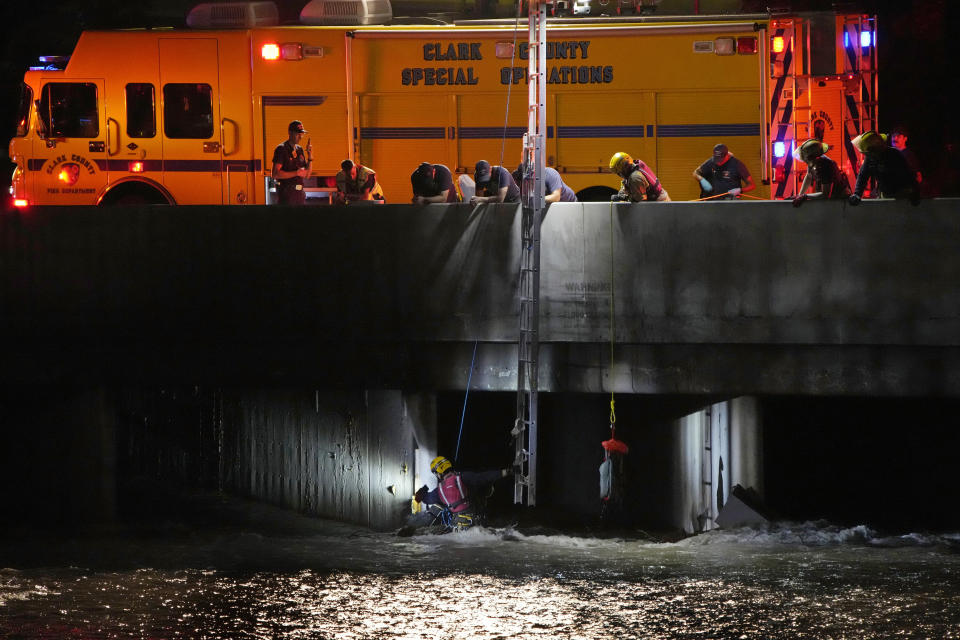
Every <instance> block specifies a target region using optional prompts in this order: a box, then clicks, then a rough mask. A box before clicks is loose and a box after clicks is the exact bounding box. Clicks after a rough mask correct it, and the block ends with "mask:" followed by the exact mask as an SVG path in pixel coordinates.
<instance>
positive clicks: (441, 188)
mask: <svg viewBox="0 0 960 640" xmlns="http://www.w3.org/2000/svg"><path fill="white" fill-rule="evenodd" d="M410 184H411V185H412V186H413V204H430V203H431V202H459V201H460V199H459V198H458V197H457V190H456V189H455V188H454V186H453V174H452V173H450V169H448V168H447V167H446V166H444V165H442V164H430V163H429V162H421V163H420V166H419V167H417V170H416V171H414V172H413V175H411V176H410Z"/></svg>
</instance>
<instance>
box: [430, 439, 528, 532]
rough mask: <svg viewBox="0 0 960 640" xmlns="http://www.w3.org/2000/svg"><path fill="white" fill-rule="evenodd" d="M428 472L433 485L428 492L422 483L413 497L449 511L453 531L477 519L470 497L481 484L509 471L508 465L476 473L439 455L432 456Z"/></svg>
mask: <svg viewBox="0 0 960 640" xmlns="http://www.w3.org/2000/svg"><path fill="white" fill-rule="evenodd" d="M430 471H432V472H433V475H434V476H436V478H437V488H436V489H434V490H433V491H429V490H428V489H427V485H423V486H422V487H420V489H418V490H417V493H416V495H415V496H414V499H415V500H416V501H417V502H421V503H425V504H428V505H431V504H436V505H443V506H444V507H445V508H446V509H447V510H448V511H449V512H450V516H451V517H450V524H449V526H450V528H451V529H454V530H457V531H462V530H464V529H468V528H470V527H472V526H473V525H475V524H478V522H479V513H478V510H477V505H476V504H475V503H474V502H472V501H471V496H473V497H477V496H479V495H480V492H481V491H482V489H483V488H484V487H486V486H489V485H492V484H493V483H494V482H496V481H497V480H499V479H500V478H506V477H507V476H509V475H511V474H512V473H513V470H512V469H509V468H508V469H491V470H490V471H479V472H472V471H457V470H456V469H455V468H454V466H453V463H452V462H450V460H448V459H447V458H445V457H443V456H437V457H436V458H434V459H433V461H432V462H431V463H430Z"/></svg>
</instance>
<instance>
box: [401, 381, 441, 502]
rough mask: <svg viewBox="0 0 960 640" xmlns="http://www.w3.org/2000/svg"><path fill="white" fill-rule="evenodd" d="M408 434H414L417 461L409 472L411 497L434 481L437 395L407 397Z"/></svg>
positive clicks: (407, 394)
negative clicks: (431, 478)
mask: <svg viewBox="0 0 960 640" xmlns="http://www.w3.org/2000/svg"><path fill="white" fill-rule="evenodd" d="M403 421H404V427H405V429H404V430H405V432H407V433H409V434H411V435H412V438H411V441H412V446H413V462H412V464H411V468H410V471H409V480H410V484H409V487H408V488H409V489H410V492H411V494H412V493H413V492H414V491H416V490H417V489H418V488H419V487H421V486H423V485H425V484H428V485H431V486H433V485H434V484H435V483H433V482H430V461H431V460H433V459H434V458H435V457H436V456H437V448H438V444H437V394H436V393H405V394H404V395H403Z"/></svg>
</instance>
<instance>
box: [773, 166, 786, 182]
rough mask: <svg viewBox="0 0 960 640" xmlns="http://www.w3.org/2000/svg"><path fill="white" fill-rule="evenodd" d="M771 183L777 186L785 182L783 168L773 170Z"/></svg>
mask: <svg viewBox="0 0 960 640" xmlns="http://www.w3.org/2000/svg"><path fill="white" fill-rule="evenodd" d="M773 181H774V182H776V183H778V184H779V183H781V182H786V181H787V170H786V169H785V168H784V167H783V166H779V167H774V168H773Z"/></svg>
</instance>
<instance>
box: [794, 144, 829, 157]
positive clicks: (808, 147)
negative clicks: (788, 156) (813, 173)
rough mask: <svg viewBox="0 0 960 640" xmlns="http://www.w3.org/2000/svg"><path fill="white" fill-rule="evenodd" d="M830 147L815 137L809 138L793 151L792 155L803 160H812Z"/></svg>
mask: <svg viewBox="0 0 960 640" xmlns="http://www.w3.org/2000/svg"><path fill="white" fill-rule="evenodd" d="M829 149H830V145H828V144H826V143H825V142H821V141H820V140H817V139H816V138H810V139H809V140H807V141H806V142H804V143H803V144H801V145H800V146H799V147H797V149H796V151H794V152H793V157H794V158H796V159H797V160H802V161H803V162H813V161H814V160H816V159H817V158H819V157H820V156H822V155H823V154H825V153H826V152H827V151H828V150H829Z"/></svg>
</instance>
